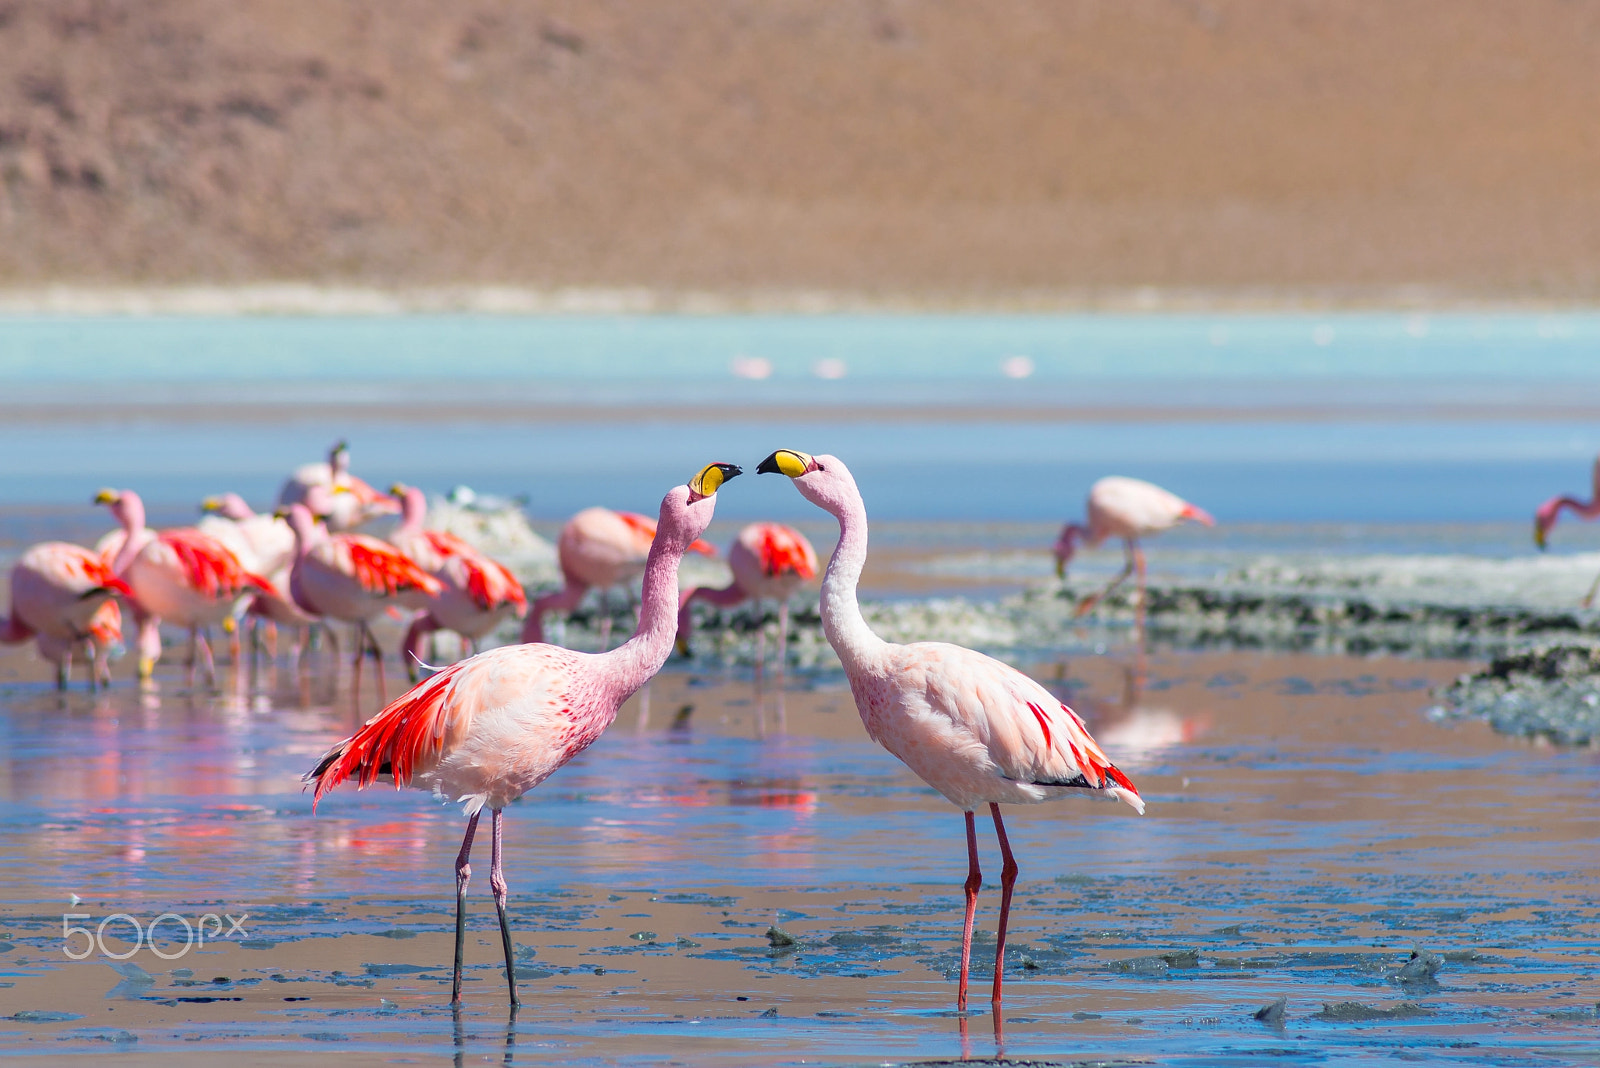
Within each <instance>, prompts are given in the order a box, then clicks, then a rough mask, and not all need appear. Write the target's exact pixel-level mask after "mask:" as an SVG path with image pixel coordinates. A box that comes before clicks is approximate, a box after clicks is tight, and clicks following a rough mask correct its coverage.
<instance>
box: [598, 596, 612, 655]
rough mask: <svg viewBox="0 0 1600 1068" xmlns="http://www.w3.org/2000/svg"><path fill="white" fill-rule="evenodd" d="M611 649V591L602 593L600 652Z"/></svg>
mask: <svg viewBox="0 0 1600 1068" xmlns="http://www.w3.org/2000/svg"><path fill="white" fill-rule="evenodd" d="M609 648H611V590H610V589H609V588H607V589H603V590H601V591H600V651H601V652H602V653H603V652H605V651H606V650H607V649H609Z"/></svg>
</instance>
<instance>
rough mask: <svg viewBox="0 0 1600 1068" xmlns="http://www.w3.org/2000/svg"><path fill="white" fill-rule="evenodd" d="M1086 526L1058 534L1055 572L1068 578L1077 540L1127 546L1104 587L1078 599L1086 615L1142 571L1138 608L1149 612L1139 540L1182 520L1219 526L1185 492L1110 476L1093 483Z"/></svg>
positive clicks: (1070, 525) (1070, 526)
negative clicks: (1116, 540)
mask: <svg viewBox="0 0 1600 1068" xmlns="http://www.w3.org/2000/svg"><path fill="white" fill-rule="evenodd" d="M1085 511H1086V517H1085V518H1086V520H1087V525H1083V524H1079V523H1068V524H1067V525H1066V526H1064V527H1062V528H1061V536H1060V537H1059V538H1057V539H1056V545H1055V550H1054V552H1055V557H1056V575H1057V576H1059V577H1065V575H1066V569H1067V563H1068V562H1069V561H1070V560H1071V559H1072V557H1073V554H1074V553H1075V552H1076V551H1077V546H1078V542H1079V541H1080V540H1082V541H1083V542H1084V544H1086V545H1088V546H1090V547H1093V546H1096V545H1099V544H1100V543H1101V542H1103V541H1105V540H1106V539H1107V538H1121V539H1122V541H1123V544H1124V546H1125V547H1126V549H1127V558H1128V559H1127V564H1126V565H1125V566H1124V567H1123V569H1122V571H1121V573H1119V574H1118V575H1117V576H1116V578H1114V579H1112V580H1111V582H1110V584H1109V585H1107V586H1106V588H1105V589H1103V590H1101V591H1100V592H1098V593H1094V594H1091V595H1090V596H1088V597H1086V598H1084V599H1083V600H1082V601H1080V602H1078V609H1077V612H1078V615H1083V614H1084V613H1086V612H1088V611H1089V610H1090V609H1091V608H1093V607H1094V606H1095V605H1096V604H1098V603H1099V601H1100V600H1101V598H1103V597H1105V596H1106V594H1108V593H1110V592H1111V591H1112V590H1114V589H1116V588H1117V586H1119V585H1121V584H1122V582H1123V581H1124V580H1125V579H1127V577H1128V576H1129V575H1131V574H1134V573H1135V572H1138V587H1139V611H1140V613H1141V615H1140V619H1141V620H1142V619H1143V614H1142V613H1143V611H1144V573H1145V565H1144V550H1143V549H1141V548H1140V547H1139V539H1140V538H1144V537H1148V536H1149V535H1151V534H1159V533H1161V532H1162V531H1163V530H1170V529H1172V528H1173V527H1175V526H1177V525H1178V524H1179V523H1182V522H1185V521H1193V522H1196V523H1200V524H1201V525H1203V526H1208V527H1209V526H1213V525H1215V522H1216V521H1215V520H1213V519H1212V518H1211V516H1210V515H1208V514H1207V513H1206V512H1205V511H1204V510H1203V509H1201V508H1199V507H1197V506H1195V505H1193V504H1190V503H1189V502H1188V501H1186V500H1184V499H1183V498H1182V497H1179V496H1178V495H1176V494H1174V493H1169V492H1167V491H1166V490H1164V489H1162V488H1161V487H1160V486H1157V485H1155V484H1153V483H1150V482H1145V481H1144V480H1142V479H1137V478H1126V477H1124V476H1121V475H1110V476H1107V477H1106V478H1102V479H1100V480H1099V481H1098V482H1096V483H1095V484H1094V485H1093V486H1091V487H1089V500H1088V502H1087V506H1086V509H1085Z"/></svg>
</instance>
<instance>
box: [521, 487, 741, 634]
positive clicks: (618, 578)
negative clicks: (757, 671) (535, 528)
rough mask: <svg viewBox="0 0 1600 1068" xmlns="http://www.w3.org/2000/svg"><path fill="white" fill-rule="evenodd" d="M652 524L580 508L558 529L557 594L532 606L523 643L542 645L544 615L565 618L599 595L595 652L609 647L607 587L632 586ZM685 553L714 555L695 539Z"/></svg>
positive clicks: (629, 515) (640, 517)
mask: <svg viewBox="0 0 1600 1068" xmlns="http://www.w3.org/2000/svg"><path fill="white" fill-rule="evenodd" d="M655 536H656V524H655V521H654V520H652V519H651V518H650V517H649V516H645V515H639V514H638V513H637V512H613V511H612V510H611V509H609V508H585V509H584V510H583V511H581V512H579V513H578V514H577V515H575V516H573V517H572V518H571V519H569V520H567V524H566V526H564V527H562V528H561V537H560V538H559V539H558V540H557V541H556V554H557V556H558V557H559V558H560V561H561V579H562V586H561V589H559V590H556V591H555V592H553V593H547V594H545V595H544V596H543V597H540V598H539V599H538V600H536V601H534V602H533V607H532V608H530V609H528V617H527V619H526V620H525V621H524V622H523V624H522V640H523V641H524V642H542V641H544V614H545V613H546V612H556V611H561V612H570V611H572V610H573V609H574V608H576V607H578V603H579V602H580V601H582V600H583V595H584V594H586V593H588V592H589V590H590V589H591V588H592V589H598V590H599V591H600V647H601V648H602V649H604V648H605V647H606V646H607V645H609V644H610V641H611V613H610V612H609V611H607V607H608V606H607V603H606V593H607V591H608V590H610V589H611V587H613V586H623V585H626V584H628V583H630V582H632V581H633V580H634V579H635V578H637V577H638V576H639V575H640V574H641V573H643V571H644V567H645V560H646V559H647V558H648V557H649V555H650V545H651V542H652V541H653V539H654V538H655ZM688 549H689V551H690V552H697V553H703V554H704V555H706V556H715V555H717V550H715V549H713V548H712V547H711V546H710V545H708V544H706V543H705V542H703V541H701V540H699V539H698V538H696V539H695V540H694V541H693V542H692V543H691V544H690V545H689V547H688Z"/></svg>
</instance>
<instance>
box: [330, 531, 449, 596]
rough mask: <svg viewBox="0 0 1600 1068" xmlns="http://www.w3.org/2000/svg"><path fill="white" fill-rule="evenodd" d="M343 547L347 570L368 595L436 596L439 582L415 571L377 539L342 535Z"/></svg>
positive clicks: (406, 558)
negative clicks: (347, 556) (419, 593)
mask: <svg viewBox="0 0 1600 1068" xmlns="http://www.w3.org/2000/svg"><path fill="white" fill-rule="evenodd" d="M343 537H344V543H345V546H346V547H347V548H348V549H349V551H350V566H351V568H353V569H354V571H355V577H356V581H357V582H360V583H361V588H362V589H364V590H366V591H367V592H368V593H384V594H395V593H399V592H400V591H401V590H411V589H416V590H421V591H422V592H424V593H427V594H433V595H437V594H438V592H439V590H440V588H441V587H440V585H439V580H438V579H436V578H434V577H433V576H432V575H430V574H428V573H427V572H426V571H424V570H422V568H420V567H418V566H417V565H416V564H415V563H414V562H413V561H412V559H411V558H410V557H409V556H406V555H405V554H404V553H402V552H401V551H400V550H398V549H396V548H394V547H393V546H391V545H389V544H388V543H387V542H382V541H379V540H378V539H377V538H369V537H367V536H366V535H364V534H346V535H344V536H343Z"/></svg>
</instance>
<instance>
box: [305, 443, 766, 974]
mask: <svg viewBox="0 0 1600 1068" xmlns="http://www.w3.org/2000/svg"><path fill="white" fill-rule="evenodd" d="M711 468H716V469H718V472H719V475H720V477H719V478H717V479H716V480H713V481H711V482H710V483H706V482H705V481H704V480H705V478H706V472H707V471H709V470H711ZM738 473H739V469H738V468H737V467H734V466H733V465H732V464H713V465H710V467H708V468H706V469H705V470H702V472H701V473H700V475H697V476H696V478H695V479H694V481H693V482H692V483H691V484H690V485H689V486H679V487H677V488H676V489H674V490H672V491H671V492H669V493H668V494H667V496H666V498H665V499H664V500H663V501H662V502H661V520H660V533H659V536H654V537H653V539H652V544H651V547H650V552H649V556H648V558H647V559H646V562H645V571H644V598H643V601H642V604H641V608H640V612H639V627H638V630H637V631H636V632H635V633H634V636H633V637H632V638H631V639H630V640H629V641H627V642H626V643H624V644H623V645H621V646H619V647H618V648H616V649H613V650H611V651H610V652H606V653H578V652H573V651H571V650H568V649H560V648H557V647H555V646H551V645H543V644H531V645H515V646H507V647H505V648H500V649H491V650H489V651H488V652H484V653H479V654H478V655H477V656H474V657H471V658H469V659H467V660H463V661H460V662H459V663H456V664H453V665H451V666H450V667H448V668H445V669H444V670H443V671H441V672H439V673H438V674H437V675H434V676H432V677H431V678H429V679H426V680H424V681H423V682H421V683H419V684H417V685H416V686H414V687H413V688H412V689H411V690H409V691H407V692H406V693H405V694H404V695H403V696H401V697H400V698H399V699H398V700H396V701H395V702H394V703H393V704H391V705H389V706H388V707H387V708H385V709H384V710H383V711H381V712H379V713H378V714H377V715H376V716H374V717H372V718H371V719H370V720H368V721H367V722H366V724H365V725H364V726H363V727H362V728H361V729H360V730H359V731H357V732H356V733H355V734H354V735H352V736H351V737H349V738H347V739H345V740H344V741H342V742H340V743H339V744H338V745H336V746H334V747H333V748H332V749H331V750H329V751H328V754H327V755H326V756H325V757H323V759H322V761H321V763H319V764H318V765H317V767H316V768H315V769H314V770H313V771H312V772H311V773H310V774H309V775H307V776H306V781H307V782H308V783H309V784H311V785H312V786H313V788H314V790H315V794H314V798H315V800H321V798H322V797H323V795H325V794H326V793H327V792H328V791H329V790H331V789H333V788H334V787H336V786H338V785H339V784H340V783H341V782H343V781H345V780H346V779H351V778H353V779H355V780H356V783H357V785H358V786H361V787H365V786H369V785H371V784H372V783H373V782H375V781H377V780H378V779H379V778H380V777H388V778H389V779H390V780H392V781H393V782H394V784H395V786H396V787H401V786H416V787H422V788H426V789H431V790H433V791H434V792H435V793H437V794H438V795H440V796H441V797H445V798H447V799H450V800H453V801H458V802H460V803H461V804H462V806H463V808H464V810H465V812H466V813H467V816H468V820H467V831H466V835H465V837H464V838H463V840H462V843H461V852H460V854H459V855H458V856H457V858H456V957H455V985H454V990H453V993H452V996H451V1001H452V1002H459V1001H460V1000H461V963H462V952H463V945H464V932H465V927H464V924H465V908H466V890H467V882H468V879H469V878H470V876H471V874H472V868H471V865H470V864H469V863H468V857H469V856H470V854H471V850H472V839H473V834H474V832H475V831H476V829H477V825H478V817H479V815H480V814H481V812H482V810H483V809H484V808H486V807H487V808H488V809H489V810H490V811H491V813H492V814H493V819H492V824H493V847H492V853H491V857H492V859H491V866H490V873H489V884H490V887H491V889H492V890H493V892H494V898H495V908H496V911H497V912H498V913H499V918H500V937H501V942H502V948H503V949H504V951H505V961H506V981H507V984H508V985H509V987H510V990H511V1001H512V1004H517V1003H518V1000H517V992H516V976H515V969H514V965H513V952H512V946H511V932H510V927H509V926H508V924H507V921H506V911H505V908H506V895H507V888H506V883H505V877H504V875H503V873H502V870H501V862H500V852H501V835H502V821H501V816H502V810H503V809H504V808H505V806H506V805H508V804H510V803H511V802H512V801H515V800H516V799H517V798H518V797H521V796H522V795H523V794H524V793H525V792H527V791H528V790H531V789H533V787H535V786H537V785H539V783H541V782H543V781H544V780H545V778H546V777H548V776H549V775H550V774H551V773H552V772H554V771H555V770H556V769H558V768H560V767H561V766H562V765H563V764H565V763H566V762H567V761H569V760H571V759H572V757H573V756H575V755H576V754H578V753H579V752H582V751H583V750H584V749H585V748H587V747H588V746H589V745H590V744H591V743H593V742H594V740H595V739H596V738H598V737H600V735H601V734H602V733H603V732H604V731H605V729H606V728H607V727H608V726H610V725H611V723H612V721H613V720H615V719H616V716H617V710H618V708H620V707H621V705H622V702H623V701H625V700H627V698H628V697H629V696H630V695H632V694H633V693H634V692H635V691H636V690H638V689H639V688H640V687H641V686H643V685H644V684H645V682H647V681H648V680H649V679H650V677H651V676H652V675H654V674H655V673H656V672H657V671H658V670H660V668H661V665H662V664H663V663H665V662H666V659H667V655H668V653H669V652H670V651H671V649H672V637H673V632H674V630H675V629H676V617H677V607H678V602H677V591H678V564H679V561H680V560H682V558H683V554H684V553H685V552H686V551H687V550H688V549H689V548H690V547H691V545H692V544H693V543H694V542H695V540H696V539H698V538H699V536H700V534H701V533H703V532H704V531H705V528H706V526H707V524H709V523H710V522H711V516H712V512H713V510H714V508H715V497H714V496H713V494H714V493H715V492H716V485H717V484H720V482H721V481H722V480H723V479H725V478H731V477H733V476H734V475H737V474H738ZM703 485H709V492H703V491H702V486H703ZM296 508H297V509H299V510H300V511H302V512H303V511H304V509H303V507H302V506H298V505H297V506H296ZM303 522H309V514H308V513H307V514H306V515H305V516H304V519H303ZM303 522H302V524H301V525H303ZM654 526H655V524H652V528H654ZM297 529H298V526H297ZM652 534H653V535H654V534H655V531H654V529H652ZM313 803H315V802H313Z"/></svg>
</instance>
